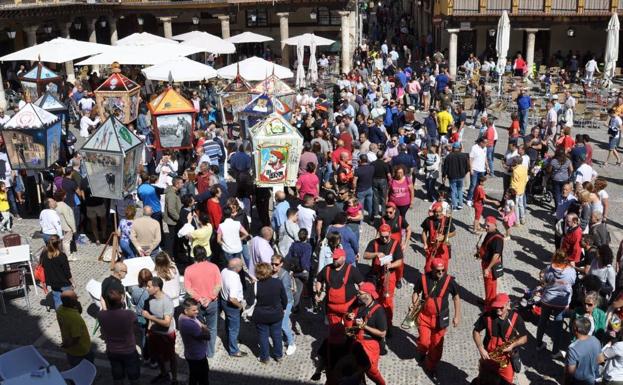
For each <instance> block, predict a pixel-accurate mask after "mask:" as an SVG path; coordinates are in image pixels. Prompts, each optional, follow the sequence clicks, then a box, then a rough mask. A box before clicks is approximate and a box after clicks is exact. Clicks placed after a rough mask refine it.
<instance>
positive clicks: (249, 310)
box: [242, 282, 257, 320]
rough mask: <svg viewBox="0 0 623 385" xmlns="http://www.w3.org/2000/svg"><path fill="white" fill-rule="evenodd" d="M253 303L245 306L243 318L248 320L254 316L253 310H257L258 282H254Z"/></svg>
mask: <svg viewBox="0 0 623 385" xmlns="http://www.w3.org/2000/svg"><path fill="white" fill-rule="evenodd" d="M253 295H254V297H253V305H251V306H247V307H245V309H244V310H243V311H242V318H243V319H245V320H248V319H249V318H251V317H252V316H253V311H254V310H255V305H257V282H255V283H254V284H253Z"/></svg>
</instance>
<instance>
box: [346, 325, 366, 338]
mask: <svg viewBox="0 0 623 385" xmlns="http://www.w3.org/2000/svg"><path fill="white" fill-rule="evenodd" d="M365 326H366V322H364V323H362V324H361V326H357V325H353V326H346V327H345V328H344V334H346V336H347V337H350V338H355V337H356V336H357V333H359V330H361V329H363V328H364V327H365Z"/></svg>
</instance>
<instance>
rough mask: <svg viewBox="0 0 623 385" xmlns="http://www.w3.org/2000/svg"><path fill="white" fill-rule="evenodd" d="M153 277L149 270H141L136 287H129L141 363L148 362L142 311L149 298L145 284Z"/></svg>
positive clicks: (145, 323)
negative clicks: (136, 324)
mask: <svg viewBox="0 0 623 385" xmlns="http://www.w3.org/2000/svg"><path fill="white" fill-rule="evenodd" d="M152 277H153V275H152V274H151V271H149V269H141V271H139V272H138V286H132V287H130V302H132V305H133V306H134V312H135V313H136V321H137V323H138V337H139V338H138V341H137V343H138V346H139V347H140V348H141V354H142V355H143V361H145V362H148V361H149V349H148V348H147V326H148V322H147V320H146V319H145V317H143V309H144V308H145V301H147V298H149V293H148V292H147V282H149V281H151V279H152Z"/></svg>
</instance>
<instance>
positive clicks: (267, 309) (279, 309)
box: [252, 263, 288, 364]
mask: <svg viewBox="0 0 623 385" xmlns="http://www.w3.org/2000/svg"><path fill="white" fill-rule="evenodd" d="M255 277H256V278H257V280H258V282H257V283H256V284H255V285H256V287H255V292H256V294H255V301H256V304H255V309H254V310H253V316H252V319H253V322H255V328H256V330H257V334H258V336H259V340H260V341H259V345H260V357H259V360H260V362H261V363H263V364H267V363H268V362H269V359H270V344H269V342H268V339H269V337H270V338H271V339H272V341H273V349H274V350H273V354H274V355H273V356H274V357H275V360H277V361H281V359H282V357H283V342H282V335H281V334H282V333H281V324H282V320H283V311H284V310H285V308H286V306H287V305H288V297H287V295H286V291H285V288H284V287H283V284H282V283H281V281H280V280H278V279H277V278H273V269H272V267H271V265H270V264H268V263H258V264H257V265H256V266H255Z"/></svg>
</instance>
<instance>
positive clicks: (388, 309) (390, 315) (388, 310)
mask: <svg viewBox="0 0 623 385" xmlns="http://www.w3.org/2000/svg"><path fill="white" fill-rule="evenodd" d="M379 282H380V287H378V288H377V291H378V292H379V300H378V303H379V305H381V306H383V309H385V316H386V317H387V327H388V328H389V327H391V326H392V320H393V319H394V293H395V292H396V271H392V272H390V273H389V285H388V290H387V293H385V276H384V275H381V279H380V280H379ZM386 294H388V295H386Z"/></svg>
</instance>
